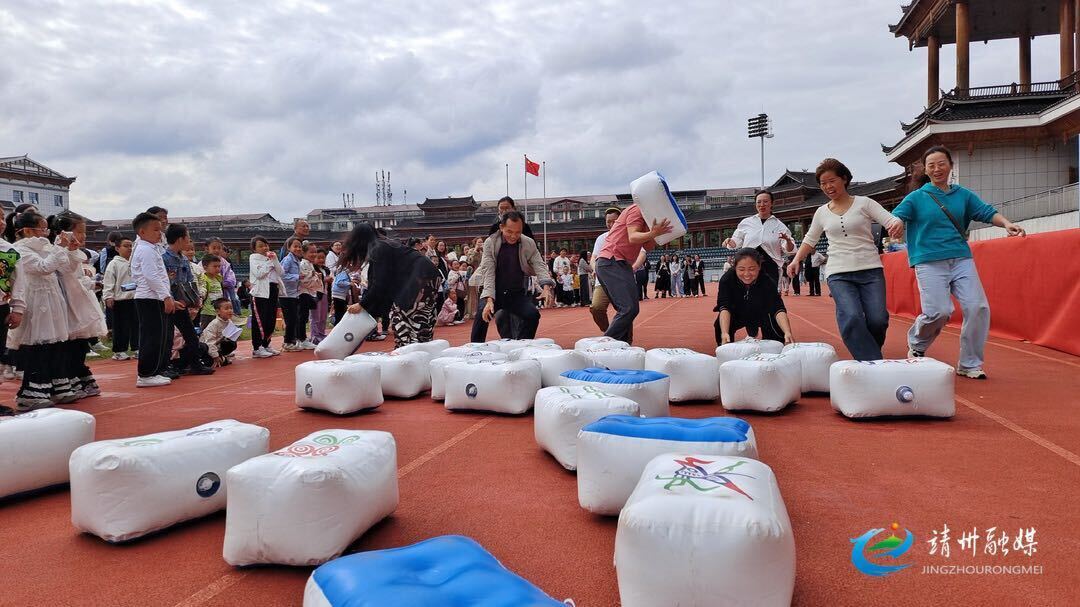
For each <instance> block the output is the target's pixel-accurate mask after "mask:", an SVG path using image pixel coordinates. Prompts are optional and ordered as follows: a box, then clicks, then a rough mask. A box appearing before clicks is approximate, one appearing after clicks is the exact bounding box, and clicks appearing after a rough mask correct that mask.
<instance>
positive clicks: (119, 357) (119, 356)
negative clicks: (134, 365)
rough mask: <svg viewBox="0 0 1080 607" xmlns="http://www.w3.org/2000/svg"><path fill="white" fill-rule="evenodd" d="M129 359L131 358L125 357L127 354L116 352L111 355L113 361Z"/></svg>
mask: <svg viewBox="0 0 1080 607" xmlns="http://www.w3.org/2000/svg"><path fill="white" fill-rule="evenodd" d="M129 358H131V357H130V356H128V355H127V352H117V353H116V354H113V355H112V359H113V360H127V359H129Z"/></svg>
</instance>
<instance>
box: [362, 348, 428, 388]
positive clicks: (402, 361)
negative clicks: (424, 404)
mask: <svg viewBox="0 0 1080 607" xmlns="http://www.w3.org/2000/svg"><path fill="white" fill-rule="evenodd" d="M345 360H347V361H357V362H367V363H375V364H376V365H379V379H380V382H381V383H382V393H383V396H384V397H387V396H389V397H391V398H415V397H416V395H418V394H420V393H421V392H424V391H426V390H430V389H431V371H430V369H428V363H430V362H431V355H430V354H428V353H427V352H409V353H406V354H397V353H395V352H361V353H360V354H353V355H352V356H350V357H348V358H346V359H345Z"/></svg>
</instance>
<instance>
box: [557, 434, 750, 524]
mask: <svg viewBox="0 0 1080 607" xmlns="http://www.w3.org/2000/svg"><path fill="white" fill-rule="evenodd" d="M672 452H686V453H705V454H710V455H717V456H720V455H734V456H741V457H748V458H752V459H757V457H758V450H757V440H756V439H755V438H754V430H753V428H751V427H750V424H748V423H746V422H745V421H743V420H741V419H738V418H735V417H710V418H705V419H681V418H675V417H655V418H641V417H633V416H629V415H608V416H607V417H602V418H600V419H599V420H597V421H595V422H593V423H591V424H588V425H586V426H585V427H583V428H582V429H581V433H580V434H578V442H577V465H578V468H577V481H578V503H579V504H581V507H582V508H585V509H586V510H588V511H590V512H594V513H597V514H609V515H613V514H618V513H619V511H620V510H621V509H622V507H623V505H624V504H625V503H626V500H627V498H629V497H630V494H631V493H632V492H633V491H634V487H635V486H637V483H638V480H639V479H640V478H641V471H642V470H644V469H645V466H646V465H648V463H649V461H650V460H651V459H652V458H654V457H656V456H658V455H661V454H663V453H672Z"/></svg>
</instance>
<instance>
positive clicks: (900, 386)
mask: <svg viewBox="0 0 1080 607" xmlns="http://www.w3.org/2000/svg"><path fill="white" fill-rule="evenodd" d="M955 381H956V374H955V371H954V370H953V368H952V367H950V366H949V365H947V364H945V363H943V362H941V361H938V360H934V359H933V358H910V359H907V360H869V361H855V360H842V361H840V362H837V363H833V365H832V367H831V368H830V369H829V387H830V389H831V391H830V395H829V398H830V399H831V400H832V406H833V408H834V409H836V410H837V411H839V412H841V413H843V414H844V415H846V416H847V417H878V416H895V415H927V416H930V417H952V416H953V415H955V414H956V402H955V392H954V389H955Z"/></svg>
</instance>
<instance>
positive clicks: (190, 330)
mask: <svg viewBox="0 0 1080 607" xmlns="http://www.w3.org/2000/svg"><path fill="white" fill-rule="evenodd" d="M171 318H172V325H173V328H175V329H176V330H177V331H180V336H181V337H183V338H184V347H182V348H181V349H180V360H178V361H177V363H176V367H177V368H178V369H187V368H188V367H195V366H198V364H199V336H198V335H197V334H196V333H195V324H194V323H193V322H192V320H191V316H190V315H189V314H188V311H187V310H186V309H184V310H177V311H175V312H173V313H172V317H171ZM170 337H171V333H170ZM167 343H168V344H170V345H171V344H172V340H171V339H170V340H169V341H168V342H167Z"/></svg>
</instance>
